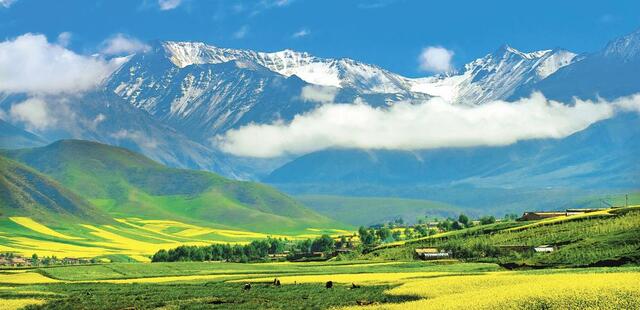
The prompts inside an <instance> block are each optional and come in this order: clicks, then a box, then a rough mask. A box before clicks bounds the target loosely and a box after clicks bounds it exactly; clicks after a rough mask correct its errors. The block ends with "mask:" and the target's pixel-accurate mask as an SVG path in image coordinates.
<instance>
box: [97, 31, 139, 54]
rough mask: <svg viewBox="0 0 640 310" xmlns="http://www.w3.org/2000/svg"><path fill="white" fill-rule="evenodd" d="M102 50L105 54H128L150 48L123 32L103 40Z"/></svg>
mask: <svg viewBox="0 0 640 310" xmlns="http://www.w3.org/2000/svg"><path fill="white" fill-rule="evenodd" d="M101 45H102V48H101V49H100V52H101V53H103V54H105V55H126V54H133V53H137V52H145V51H147V50H149V48H150V47H149V46H148V45H147V44H145V43H144V42H142V41H140V40H138V39H136V38H133V37H130V36H127V35H125V34H122V33H118V34H115V35H113V36H111V37H110V38H108V39H106V40H105V41H104V42H102V44H101Z"/></svg>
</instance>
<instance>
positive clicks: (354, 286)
mask: <svg viewBox="0 0 640 310" xmlns="http://www.w3.org/2000/svg"><path fill="white" fill-rule="evenodd" d="M356 288H360V285H356V284H355V283H351V289H356Z"/></svg>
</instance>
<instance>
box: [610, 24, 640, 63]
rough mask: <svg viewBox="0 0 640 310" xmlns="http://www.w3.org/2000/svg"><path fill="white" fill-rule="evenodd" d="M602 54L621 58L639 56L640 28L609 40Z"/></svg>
mask: <svg viewBox="0 0 640 310" xmlns="http://www.w3.org/2000/svg"><path fill="white" fill-rule="evenodd" d="M603 54H604V56H605V57H620V58H623V59H632V58H635V57H638V56H640V29H638V30H636V31H634V32H632V33H630V34H628V35H626V36H623V37H621V38H618V39H615V40H613V41H611V42H609V44H607V46H606V47H605V49H604V51H603Z"/></svg>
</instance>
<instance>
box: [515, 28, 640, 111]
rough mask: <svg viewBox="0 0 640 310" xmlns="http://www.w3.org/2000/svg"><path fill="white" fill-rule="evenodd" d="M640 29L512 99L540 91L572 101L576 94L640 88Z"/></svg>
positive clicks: (612, 95) (632, 91) (598, 94)
mask: <svg viewBox="0 0 640 310" xmlns="http://www.w3.org/2000/svg"><path fill="white" fill-rule="evenodd" d="M638 72H640V29H639V30H636V31H635V32H633V33H631V34H628V35H626V36H623V37H621V38H618V39H615V40H613V41H611V42H609V44H607V46H606V47H605V48H604V49H602V50H601V51H599V52H597V53H594V54H591V55H587V56H586V57H585V58H584V59H582V60H581V61H578V62H576V63H575V64H572V65H570V66H566V67H564V68H561V69H559V70H558V71H557V72H556V73H554V74H552V75H550V76H549V77H548V78H546V79H544V80H541V81H539V82H538V83H535V84H531V85H524V86H521V87H520V89H518V90H517V91H516V92H515V93H514V95H513V98H514V99H515V98H518V97H522V96H528V95H529V94H530V93H531V92H532V91H541V92H542V93H544V94H545V96H547V97H549V98H553V99H557V100H564V101H569V100H571V99H572V98H573V97H579V98H582V99H596V98H598V97H601V98H606V99H614V98H617V97H621V96H628V95H632V94H635V93H637V92H638V91H640V75H639V74H638Z"/></svg>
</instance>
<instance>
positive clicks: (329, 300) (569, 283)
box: [0, 261, 640, 309]
mask: <svg viewBox="0 0 640 310" xmlns="http://www.w3.org/2000/svg"><path fill="white" fill-rule="evenodd" d="M0 273H2V275H0V276H7V277H8V276H9V275H12V276H17V278H18V279H22V281H16V282H15V283H2V282H3V281H0V304H2V305H11V306H10V309H14V308H17V307H18V306H25V305H26V306H27V308H26V309H125V308H135V309H147V308H168V309H176V308H179V309H209V308H216V309H265V308H268V309H329V308H332V309H336V308H345V307H346V308H348V309H356V308H357V309H361V307H362V306H365V307H367V309H368V308H375V309H378V308H380V309H460V308H464V307H467V308H469V307H470V308H473V309H582V308H589V309H611V308H618V309H631V308H633V307H635V305H637V303H638V301H640V299H639V298H640V276H638V275H640V268H638V267H617V268H581V269H559V270H534V271H502V270H501V269H500V268H499V267H498V266H497V265H495V264H479V263H458V262H453V261H450V262H446V263H445V262H437V261H436V262H422V261H403V262H366V261H357V262H323V263H263V264H233V263H157V264H156V263H153V264H139V263H138V264H107V265H93V266H67V267H52V268H39V269H27V270H23V271H22V272H15V270H11V271H0ZM171 274H173V275H171ZM276 277H277V278H278V279H280V281H281V283H282V286H281V287H275V286H273V285H272V284H271V283H272V280H273V279H274V278H276ZM105 278H108V279H105ZM0 279H2V278H0ZM326 281H333V282H334V288H333V289H326V288H325V287H324V283H325V282H326ZM247 282H250V283H252V288H251V290H249V291H244V290H243V289H242V288H243V286H244V284H245V283H247ZM25 283H26V284H25ZM352 283H355V284H357V285H358V286H359V287H358V288H356V289H352V288H351V284H352ZM470 301H473V302H472V303H470ZM30 303H35V304H32V305H29V304H30Z"/></svg>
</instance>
